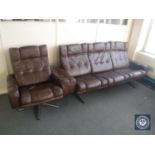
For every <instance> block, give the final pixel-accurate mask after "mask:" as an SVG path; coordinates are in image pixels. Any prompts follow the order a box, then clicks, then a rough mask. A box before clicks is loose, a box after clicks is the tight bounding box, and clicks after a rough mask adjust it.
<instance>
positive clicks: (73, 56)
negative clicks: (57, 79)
mask: <svg viewBox="0 0 155 155" xmlns="http://www.w3.org/2000/svg"><path fill="white" fill-rule="evenodd" d="M87 53H88V45H87V44H71V45H62V46H60V61H61V65H62V67H63V68H64V69H65V70H66V71H67V73H68V74H69V75H71V76H79V75H84V74H88V73H90V72H91V67H90V63H89V59H88V54H87Z"/></svg>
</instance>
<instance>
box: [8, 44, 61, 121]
mask: <svg viewBox="0 0 155 155" xmlns="http://www.w3.org/2000/svg"><path fill="white" fill-rule="evenodd" d="M10 57H11V62H12V68H13V71H14V74H12V75H8V78H7V84H8V96H9V100H10V104H11V106H12V108H25V107H30V106H33V107H34V108H35V109H34V110H35V111H36V112H35V114H36V117H37V119H39V106H38V105H40V104H42V103H46V102H49V101H53V100H57V99H61V98H62V97H63V90H62V89H61V88H60V87H59V86H57V85H55V84H53V82H52V80H51V79H52V76H53V74H52V70H51V68H50V65H49V62H48V56H47V48H46V45H41V46H25V47H21V48H11V49H10Z"/></svg>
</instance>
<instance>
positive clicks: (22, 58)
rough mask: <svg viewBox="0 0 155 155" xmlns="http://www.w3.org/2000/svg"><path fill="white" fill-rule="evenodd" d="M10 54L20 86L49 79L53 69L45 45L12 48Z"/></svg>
mask: <svg viewBox="0 0 155 155" xmlns="http://www.w3.org/2000/svg"><path fill="white" fill-rule="evenodd" d="M10 56H11V61H12V65H13V71H14V74H15V77H16V80H17V82H18V84H19V86H26V85H30V84H36V83H39V82H43V81H46V80H49V78H50V74H51V70H50V66H49V64H48V57H47V49H46V46H45V45H42V46H27V47H21V48H11V49H10Z"/></svg>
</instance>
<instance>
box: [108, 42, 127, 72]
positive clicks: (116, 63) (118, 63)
mask: <svg viewBox="0 0 155 155" xmlns="http://www.w3.org/2000/svg"><path fill="white" fill-rule="evenodd" d="M110 53H111V59H112V62H113V68H114V69H118V68H125V67H128V66H129V59H128V53H127V43H125V42H111V52H110Z"/></svg>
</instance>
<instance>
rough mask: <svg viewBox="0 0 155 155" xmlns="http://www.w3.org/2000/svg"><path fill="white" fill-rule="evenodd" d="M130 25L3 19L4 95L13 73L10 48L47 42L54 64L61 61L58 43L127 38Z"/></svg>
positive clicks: (0, 65) (0, 82)
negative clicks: (8, 79) (8, 77)
mask: <svg viewBox="0 0 155 155" xmlns="http://www.w3.org/2000/svg"><path fill="white" fill-rule="evenodd" d="M128 33H129V27H128V26H118V25H109V24H108V25H104V24H98V23H97V24H92V23H73V22H65V23H58V22H33V21H27V22H15V21H14V22H0V94H1V93H4V92H6V77H7V74H10V73H12V67H11V63H10V57H9V48H10V47H20V46H26V45H39V44H47V46H48V56H49V61H50V64H52V65H58V64H59V52H58V48H57V47H58V45H60V44H69V43H81V42H95V41H109V40H118V41H127V40H128V37H127V36H128Z"/></svg>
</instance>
